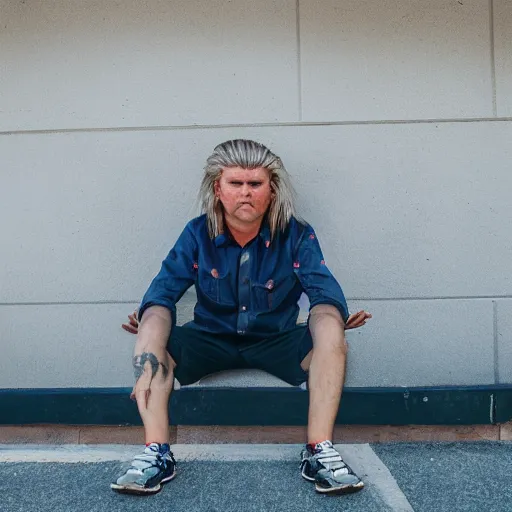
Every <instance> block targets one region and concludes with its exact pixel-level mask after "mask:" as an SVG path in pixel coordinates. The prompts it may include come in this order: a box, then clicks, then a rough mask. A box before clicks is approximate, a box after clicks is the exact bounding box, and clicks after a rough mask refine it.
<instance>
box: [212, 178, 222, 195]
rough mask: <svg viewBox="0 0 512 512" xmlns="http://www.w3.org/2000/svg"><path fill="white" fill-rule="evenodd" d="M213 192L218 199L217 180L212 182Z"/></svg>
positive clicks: (218, 188)
mask: <svg viewBox="0 0 512 512" xmlns="http://www.w3.org/2000/svg"><path fill="white" fill-rule="evenodd" d="M213 192H214V194H215V196H216V197H219V193H220V185H219V180H215V181H214V182H213Z"/></svg>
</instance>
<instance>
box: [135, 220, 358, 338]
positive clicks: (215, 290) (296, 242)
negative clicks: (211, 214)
mask: <svg viewBox="0 0 512 512" xmlns="http://www.w3.org/2000/svg"><path fill="white" fill-rule="evenodd" d="M193 284H194V285H195V288H196V293H197V304H196V306H195V309H194V324H195V326H196V327H198V328H199V329H202V330H205V331H209V332H215V333H226V334H234V333H238V334H240V335H251V336H265V335H268V334H275V333H278V332H280V331H283V330H286V329H291V328H293V327H294V326H295V325H296V322H297V318H298V315H299V306H298V305H297V302H298V300H299V298H300V296H301V294H302V293H303V292H305V293H306V295H307V296H308V298H309V301H310V307H311V308H312V307H313V306H316V305H317V304H332V305H333V306H336V308H338V310H339V311H340V313H341V316H342V318H343V320H344V321H346V320H347V318H348V314H349V313H348V308H347V303H346V300H345V297H344V295H343V291H342V290H341V287H340V285H339V284H338V282H337V281H336V279H335V278H334V277H333V275H332V274H331V272H330V271H329V270H328V268H327V267H326V265H325V261H324V257H323V255H322V251H321V249H320V244H319V243H318V239H317V237H316V234H315V232H314V230H313V228H312V227H311V226H310V225H308V224H303V223H301V222H299V221H297V220H296V219H295V218H292V219H291V220H290V223H289V225H288V228H287V229H286V231H284V232H278V233H277V234H276V236H275V237H274V239H272V240H271V238H270V229H269V226H268V223H267V222H266V221H265V222H263V224H262V227H261V230H260V233H259V236H256V237H255V238H254V239H253V240H252V241H251V242H249V243H248V244H247V245H246V246H245V247H240V245H238V243H237V242H236V241H235V240H234V239H233V238H232V237H231V236H229V234H221V235H219V236H217V237H216V238H215V239H213V240H212V239H211V238H210V236H209V235H208V228H207V222H206V215H202V216H200V217H197V218H196V219H193V220H191V221H190V222H189V223H188V224H187V225H186V227H185V229H184V230H183V232H182V233H181V235H180V237H179V239H178V241H177V242H176V244H175V246H174V247H173V248H172V249H171V251H170V252H169V254H168V256H167V257H166V258H165V260H164V261H163V263H162V268H161V270H160V272H159V273H158V275H157V276H156V277H155V278H154V279H153V281H152V283H151V285H150V286H149V288H148V290H147V292H146V294H145V295H144V297H143V299H142V303H141V305H140V308H139V319H141V318H142V314H143V313H144V311H145V310H146V309H147V308H148V307H150V306H155V305H159V306H164V307H166V308H168V309H169V310H170V311H171V313H172V320H173V325H174V324H175V323H176V303H177V302H178V300H179V299H180V298H181V297H182V295H183V294H184V293H185V291H186V290H187V289H188V288H189V287H190V286H192V285H193Z"/></svg>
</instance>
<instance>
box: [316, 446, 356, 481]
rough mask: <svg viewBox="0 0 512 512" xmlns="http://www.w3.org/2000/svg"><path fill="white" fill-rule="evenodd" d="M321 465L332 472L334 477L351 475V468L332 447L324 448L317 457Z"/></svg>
mask: <svg viewBox="0 0 512 512" xmlns="http://www.w3.org/2000/svg"><path fill="white" fill-rule="evenodd" d="M315 458H316V460H317V461H318V463H319V464H321V465H322V466H323V467H324V468H325V469H327V470H328V471H332V472H333V474H334V476H340V475H346V474H348V473H350V468H349V467H348V466H347V465H346V464H345V461H344V460H343V459H342V458H341V455H340V454H339V453H338V451H337V450H335V449H334V448H333V447H332V446H330V447H322V449H321V451H320V452H318V453H317V454H316V456H315Z"/></svg>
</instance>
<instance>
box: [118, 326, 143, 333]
mask: <svg viewBox="0 0 512 512" xmlns="http://www.w3.org/2000/svg"><path fill="white" fill-rule="evenodd" d="M121 327H122V328H123V329H124V330H125V331H127V332H129V333H130V334H137V333H138V332H139V330H138V329H137V328H136V327H134V326H133V325H130V324H121Z"/></svg>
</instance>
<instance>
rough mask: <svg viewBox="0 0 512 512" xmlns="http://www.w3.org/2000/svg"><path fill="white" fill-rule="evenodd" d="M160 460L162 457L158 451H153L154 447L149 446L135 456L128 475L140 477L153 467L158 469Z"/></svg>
mask: <svg viewBox="0 0 512 512" xmlns="http://www.w3.org/2000/svg"><path fill="white" fill-rule="evenodd" d="M171 457H172V454H171ZM162 460H163V457H162V455H161V454H160V452H159V451H158V448H156V449H155V447H153V446H152V445H149V446H147V447H146V449H145V450H144V452H143V453H141V454H140V455H136V456H135V457H134V458H133V460H132V463H131V466H130V469H128V473H135V474H139V475H142V474H143V473H144V471H145V470H146V469H149V468H151V467H155V466H156V467H158V466H159V465H160V463H161V462H162Z"/></svg>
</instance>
